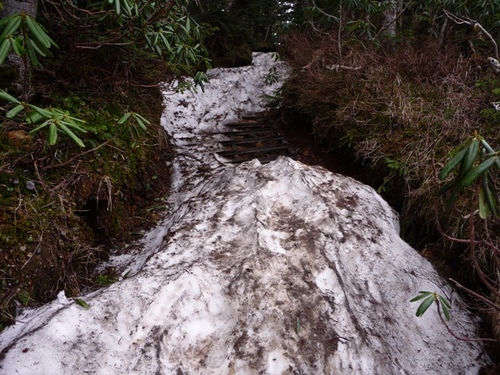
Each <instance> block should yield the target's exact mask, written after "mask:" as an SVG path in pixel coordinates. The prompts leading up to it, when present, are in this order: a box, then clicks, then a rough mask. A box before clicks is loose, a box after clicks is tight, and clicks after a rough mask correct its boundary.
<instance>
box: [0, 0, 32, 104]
mask: <svg viewBox="0 0 500 375" xmlns="http://www.w3.org/2000/svg"><path fill="white" fill-rule="evenodd" d="M37 5H38V0H3V8H2V9H1V10H0V19H2V18H5V17H8V16H11V15H13V14H19V13H21V12H24V13H26V14H27V15H29V16H31V17H33V18H36V11H37ZM30 70H31V66H30V64H29V60H28V58H27V57H26V56H24V57H22V56H18V55H16V54H15V53H13V52H11V53H10V54H9V56H8V57H7V59H6V61H5V63H4V64H3V65H1V66H0V77H2V79H1V80H0V85H1V87H0V88H6V89H9V91H11V93H13V94H15V95H18V96H20V97H21V98H22V100H27V98H28V96H29V95H30V92H31V79H30V78H31V71H30Z"/></svg>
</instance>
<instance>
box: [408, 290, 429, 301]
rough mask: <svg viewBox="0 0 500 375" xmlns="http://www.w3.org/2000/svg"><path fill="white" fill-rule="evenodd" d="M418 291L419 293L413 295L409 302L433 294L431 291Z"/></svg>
mask: <svg viewBox="0 0 500 375" xmlns="http://www.w3.org/2000/svg"><path fill="white" fill-rule="evenodd" d="M418 293H419V295H418V296H416V297H414V298H412V299H411V300H410V302H415V301H418V300H421V299H422V298H425V297H428V296H431V295H433V293H432V292H423V291H421V292H418Z"/></svg>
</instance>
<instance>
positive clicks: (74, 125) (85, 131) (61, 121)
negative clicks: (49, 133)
mask: <svg viewBox="0 0 500 375" xmlns="http://www.w3.org/2000/svg"><path fill="white" fill-rule="evenodd" d="M59 122H60V123H61V124H64V125H66V126H68V127H70V128H72V129H74V130H76V131H79V132H81V133H87V130H85V129H83V128H82V127H80V126H78V125H77V124H75V123H73V122H69V121H64V120H60V121H59Z"/></svg>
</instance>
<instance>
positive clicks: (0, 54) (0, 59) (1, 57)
mask: <svg viewBox="0 0 500 375" xmlns="http://www.w3.org/2000/svg"><path fill="white" fill-rule="evenodd" d="M9 51H10V40H9V39H5V40H4V41H3V42H2V44H0V65H2V64H3V63H4V61H5V59H6V58H7V55H8V54H9Z"/></svg>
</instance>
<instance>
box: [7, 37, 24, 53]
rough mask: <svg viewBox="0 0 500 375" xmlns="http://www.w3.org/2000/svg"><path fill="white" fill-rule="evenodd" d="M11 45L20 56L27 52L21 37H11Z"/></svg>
mask: <svg viewBox="0 0 500 375" xmlns="http://www.w3.org/2000/svg"><path fill="white" fill-rule="evenodd" d="M9 40H10V45H11V46H12V49H13V50H14V52H15V54H16V55H18V56H23V55H24V54H26V51H25V50H24V47H23V43H22V42H21V40H20V39H19V38H15V37H10V38H9Z"/></svg>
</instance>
